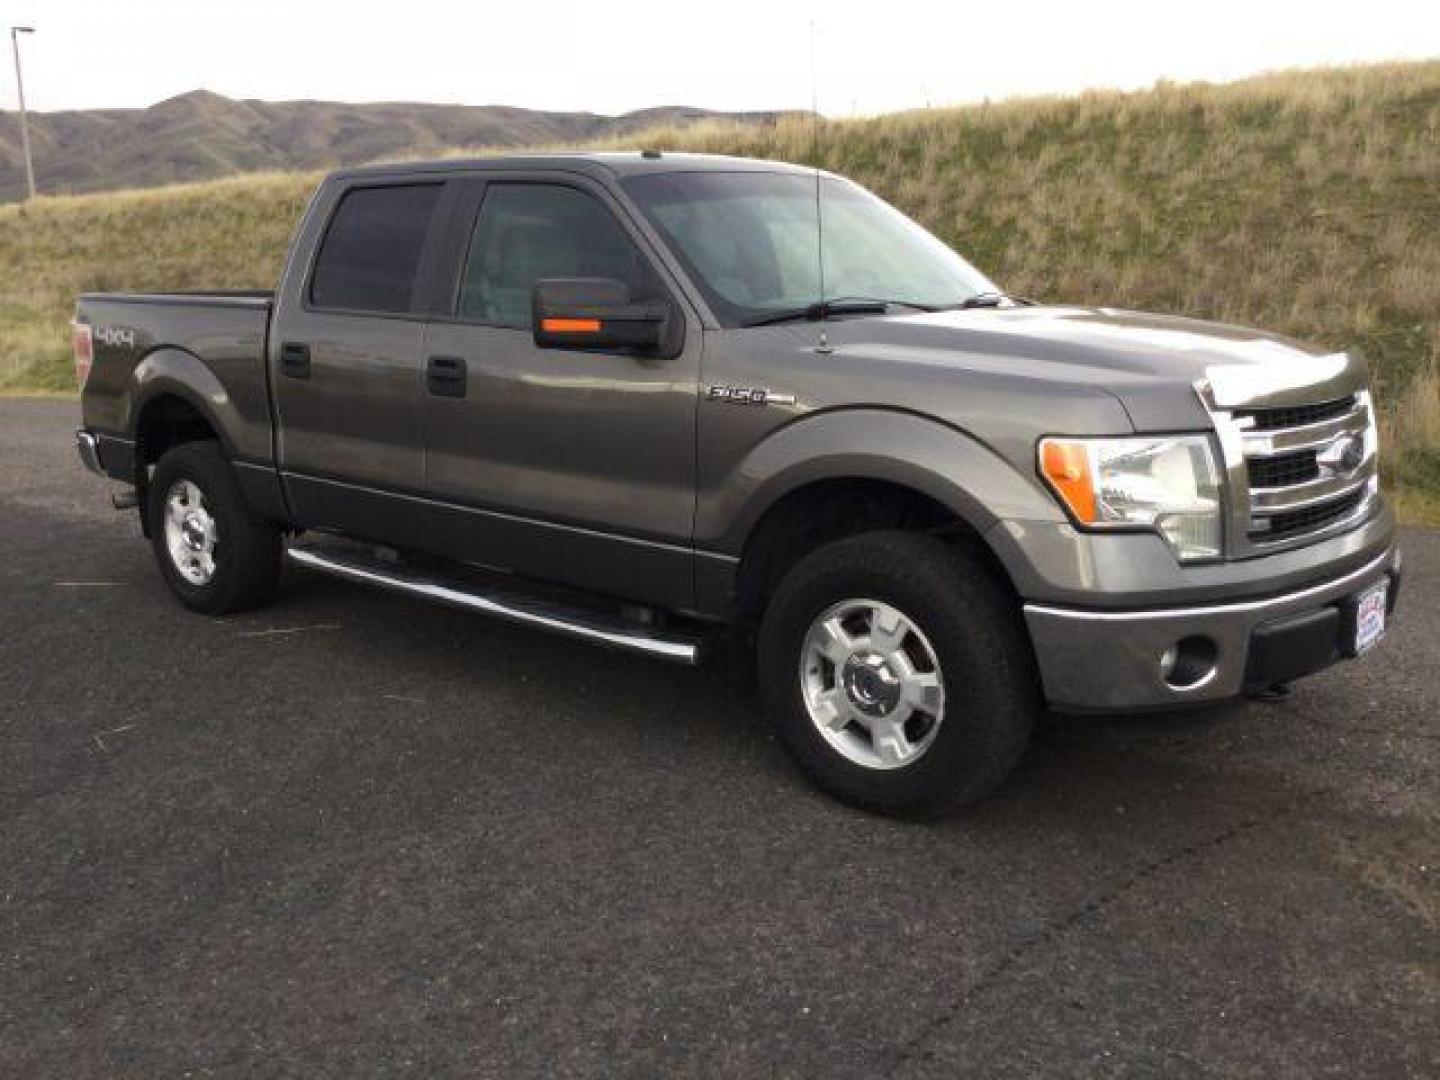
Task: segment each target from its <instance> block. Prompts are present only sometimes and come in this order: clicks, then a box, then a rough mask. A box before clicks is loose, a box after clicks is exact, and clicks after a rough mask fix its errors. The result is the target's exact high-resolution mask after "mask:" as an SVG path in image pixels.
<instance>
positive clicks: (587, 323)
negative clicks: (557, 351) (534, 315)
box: [540, 319, 600, 334]
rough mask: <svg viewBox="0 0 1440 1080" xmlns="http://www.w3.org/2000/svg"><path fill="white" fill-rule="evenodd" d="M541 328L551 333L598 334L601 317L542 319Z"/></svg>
mask: <svg viewBox="0 0 1440 1080" xmlns="http://www.w3.org/2000/svg"><path fill="white" fill-rule="evenodd" d="M540 329H541V330H544V331H545V332H546V333H550V334H598V333H599V332H600V320H599V319H541V320H540Z"/></svg>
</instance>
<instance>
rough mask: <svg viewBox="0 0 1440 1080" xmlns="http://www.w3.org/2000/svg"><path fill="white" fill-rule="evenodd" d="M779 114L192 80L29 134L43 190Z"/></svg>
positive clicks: (110, 187)
mask: <svg viewBox="0 0 1440 1080" xmlns="http://www.w3.org/2000/svg"><path fill="white" fill-rule="evenodd" d="M776 115H777V114H775V113H712V112H706V111H705V110H703V109H689V108H684V107H680V106H663V107H660V108H655V109H643V110H641V111H639V112H633V113H626V114H625V115H623V116H600V115H597V114H595V113H579V112H541V111H537V110H533V109H513V108H508V107H505V106H501V105H425V104H416V103H411V102H376V103H371V104H363V105H351V104H346V103H343V102H335V101H234V100H232V99H230V98H227V97H224V96H223V95H221V94H213V93H210V92H209V91H207V90H194V91H191V92H190V93H188V94H181V95H180V96H179V97H174V98H170V99H169V100H167V101H162V102H160V103H158V104H156V105H152V106H150V107H149V108H147V109H80V110H71V111H68V112H50V113H32V114H31V115H30V141H31V144H32V145H33V147H34V157H35V174H36V181H37V183H38V185H39V189H40V190H41V191H44V192H49V193H51V194H56V193H64V194H75V193H78V192H92V191H115V190H119V189H127V188H137V187H152V186H155V185H158V184H173V183H175V182H177V181H182V180H183V181H189V180H208V179H215V178H217V177H224V176H232V175H235V174H236V173H247V172H259V171H263V170H270V169H319V168H329V167H333V166H336V165H353V164H357V163H359V162H365V161H374V160H376V159H377V158H393V157H425V156H434V155H435V154H437V153H440V152H442V151H444V150H445V149H447V148H448V147H452V146H460V145H478V144H482V143H483V144H484V145H486V146H534V145H536V144H537V143H556V142H578V141H580V140H584V139H595V138H603V137H611V136H617V135H620V136H623V135H630V134H634V133H635V132H636V131H638V130H641V129H644V128H648V127H653V126H654V125H656V124H662V123H663V124H673V125H686V124H691V123H696V122H702V121H706V120H716V119H720V120H733V121H736V122H740V123H772V122H773V121H774V120H775V119H776ZM24 195H25V173H24V157H23V156H22V150H21V139H20V120H19V115H18V114H16V113H13V112H0V202H8V201H11V200H17V199H21V198H23V197H24Z"/></svg>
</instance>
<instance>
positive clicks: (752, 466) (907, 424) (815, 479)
mask: <svg viewBox="0 0 1440 1080" xmlns="http://www.w3.org/2000/svg"><path fill="white" fill-rule="evenodd" d="M732 477H743V478H745V479H746V480H749V481H750V483H749V490H748V492H747V497H746V498H745V499H744V500H743V502H741V503H738V504H737V505H736V506H735V507H734V509H733V512H732V514H731V517H730V519H729V521H728V523H727V525H726V527H725V528H724V529H723V530H722V531H721V538H720V541H719V544H720V550H722V551H724V552H726V554H727V555H729V556H730V557H731V558H733V559H734V560H735V563H734V578H733V584H732V589H731V596H732V599H733V603H734V608H735V611H736V613H737V614H739V615H740V616H741V618H742V619H743V618H747V617H754V616H755V615H757V614H758V611H759V610H760V609H762V608H763V605H764V601H765V598H766V597H767V596H768V594H769V593H770V592H771V591H773V588H774V586H775V585H776V584H777V583H778V580H779V578H780V577H781V576H783V574H784V572H785V571H786V570H787V569H788V568H789V567H790V566H793V565H794V564H795V562H797V561H798V560H799V559H800V558H803V557H804V555H805V554H807V553H808V552H809V551H812V550H814V549H815V548H816V547H818V546H819V545H821V544H823V543H826V542H828V541H830V540H834V539H840V538H842V537H844V536H850V535H855V534H857V533H859V532H864V531H870V530H873V529H885V528H900V529H922V530H926V531H931V532H936V533H939V534H942V535H944V536H945V537H946V538H947V539H950V540H953V541H954V542H956V543H963V544H965V545H966V546H967V547H969V548H971V549H973V550H974V551H976V552H977V553H978V554H979V555H980V556H981V557H982V559H983V560H984V561H985V562H986V563H987V564H988V565H990V566H991V567H992V568H993V569H994V570H995V572H996V574H997V577H998V578H999V579H1000V580H1001V581H1002V582H1003V583H1004V584H1005V586H1006V587H1007V588H1008V589H1010V590H1011V591H1012V592H1013V591H1014V575H1013V573H1012V572H1011V569H1010V568H1009V566H1008V565H1007V563H1006V560H1005V558H1004V557H1002V554H1001V552H1000V551H997V550H996V549H995V548H994V547H992V545H991V544H990V542H989V540H988V539H987V535H988V534H989V533H990V532H991V530H992V528H993V526H994V525H995V524H996V523H997V522H999V521H1000V520H1002V519H1005V518H1032V519H1048V520H1054V519H1055V518H1057V517H1058V516H1059V511H1058V508H1056V507H1055V506H1054V505H1053V503H1052V502H1050V501H1049V500H1046V499H1045V498H1044V497H1043V495H1042V493H1040V492H1039V491H1038V490H1037V488H1036V486H1035V485H1034V484H1033V483H1032V482H1031V481H1029V480H1028V479H1027V478H1025V477H1023V476H1021V475H1020V473H1019V472H1018V471H1017V470H1015V469H1014V468H1013V467H1012V466H1011V465H1010V464H1009V463H1008V462H1007V461H1006V460H1005V459H1004V458H1002V457H1001V456H1000V455H999V454H998V453H996V452H995V451H994V450H992V449H990V448H989V447H988V446H986V445H985V444H983V443H981V442H980V441H979V440H977V439H975V438H973V437H972V436H970V435H968V434H966V433H964V432H962V431H959V430H958V429H955V428H953V427H949V426H947V425H945V424H941V423H939V422H937V421H933V420H930V419H928V418H925V417H921V416H916V415H914V414H910V413H900V412H890V411H887V410H872V409H856V410H839V411H836V412H831V413H825V414H821V416H819V417H816V418H814V419H812V420H805V421H801V422H797V423H796V424H792V425H790V426H789V427H787V428H785V429H782V430H781V431H780V432H777V433H776V435H774V436H772V438H771V439H770V440H767V441H766V442H765V443H762V444H761V445H760V446H758V447H756V449H755V450H754V451H753V452H752V453H751V454H750V455H749V456H748V457H747V458H746V459H745V461H744V462H742V464H741V466H740V467H739V468H738V469H737V470H736V471H735V473H734V474H732ZM736 482H737V483H741V484H743V483H744V481H736ZM712 524H713V523H712Z"/></svg>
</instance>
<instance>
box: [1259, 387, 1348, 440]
mask: <svg viewBox="0 0 1440 1080" xmlns="http://www.w3.org/2000/svg"><path fill="white" fill-rule="evenodd" d="M1354 408H1355V395H1354V394H1351V395H1350V396H1349V397H1343V398H1337V399H1335V400H1334V401H1322V402H1320V403H1319V404H1318V405H1287V406H1284V407H1282V408H1278V409H1239V410H1237V411H1236V413H1235V418H1236V419H1237V420H1241V421H1243V420H1245V419H1247V418H1248V419H1249V420H1251V425H1250V426H1251V427H1253V428H1254V429H1255V430H1256V431H1274V430H1275V429H1276V428H1291V427H1304V426H1305V425H1306V424H1318V423H1320V422H1321V421H1322V420H1333V419H1335V417H1337V416H1344V415H1345V414H1346V413H1348V412H1350V411H1351V410H1352V409H1354Z"/></svg>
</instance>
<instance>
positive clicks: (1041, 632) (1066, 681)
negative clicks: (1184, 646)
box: [1025, 545, 1401, 711]
mask: <svg viewBox="0 0 1440 1080" xmlns="http://www.w3.org/2000/svg"><path fill="white" fill-rule="evenodd" d="M1400 562H1401V560H1400V551H1399V549H1398V548H1396V547H1395V546H1393V545H1391V546H1390V547H1389V548H1387V549H1386V550H1385V551H1384V552H1383V553H1382V554H1380V555H1379V556H1377V557H1376V558H1374V559H1372V560H1370V561H1369V562H1367V563H1365V564H1364V565H1362V566H1360V567H1359V568H1357V569H1355V570H1351V571H1349V572H1348V573H1345V574H1342V575H1340V576H1339V577H1335V578H1332V579H1330V580H1328V581H1322V582H1320V583H1319V584H1315V585H1310V586H1307V587H1304V588H1300V589H1296V590H1292V591H1290V592H1286V593H1282V594H1281V595H1279V596H1271V597H1267V598H1264V599H1255V600H1245V601H1240V602H1234V603H1222V604H1212V605H1204V606H1191V607H1179V608H1159V609H1155V610H1139V611H1093V610H1085V609H1082V608H1070V607H1058V606H1053V605H1050V604H1040V603H1027V604H1026V605H1025V621H1026V623H1027V624H1028V626H1029V628H1030V639H1031V641H1032V643H1033V644H1034V647H1035V656H1036V659H1037V661H1038V663H1039V666H1040V677H1041V681H1042V683H1043V685H1044V690H1045V696H1046V699H1047V700H1048V701H1049V703H1050V705H1051V706H1052V707H1054V708H1057V709H1066V710H1075V711H1103V710H1114V711H1126V710H1134V709H1156V708H1166V707H1176V706H1184V705H1190V704H1195V703H1200V702H1214V701H1223V700H1225V699H1227V698H1234V697H1238V696H1239V695H1240V694H1242V693H1244V692H1246V691H1250V690H1255V689H1260V688H1262V686H1264V685H1269V684H1273V683H1276V682H1284V681H1288V680H1289V679H1292V678H1296V677H1298V676H1300V675H1305V674H1310V673H1312V672H1314V671H1318V670H1320V668H1323V667H1326V666H1328V665H1329V664H1331V663H1333V662H1334V661H1336V660H1338V659H1340V658H1341V657H1342V656H1343V654H1344V649H1343V645H1342V644H1341V642H1340V637H1341V634H1340V630H1339V628H1340V627H1341V626H1342V625H1343V624H1344V621H1345V620H1344V618H1343V615H1344V610H1343V604H1344V602H1345V601H1346V600H1348V599H1349V598H1351V597H1353V596H1355V595H1356V594H1357V593H1359V592H1360V591H1361V590H1363V589H1365V588H1366V587H1367V586H1369V585H1372V584H1374V583H1375V582H1376V581H1378V580H1380V579H1381V578H1382V577H1386V576H1388V577H1389V578H1390V600H1389V603H1390V605H1391V606H1392V607H1393V606H1394V603H1395V596H1396V594H1397V592H1398V591H1399V584H1400ZM1327 628H1328V629H1327ZM1183 639H1191V640H1192V641H1195V640H1198V641H1199V642H1205V643H1209V644H1208V645H1203V646H1201V647H1200V648H1199V650H1198V651H1199V655H1200V660H1199V661H1198V662H1200V663H1203V664H1205V665H1207V666H1208V667H1209V668H1211V670H1208V671H1206V672H1205V673H1204V674H1203V677H1197V678H1196V679H1195V680H1194V681H1193V682H1192V683H1191V685H1188V686H1185V687H1177V686H1174V685H1172V684H1171V683H1170V682H1167V680H1166V678H1165V677H1164V675H1163V673H1162V663H1161V658H1162V657H1163V656H1165V654H1166V652H1167V651H1168V650H1170V649H1171V648H1172V647H1174V646H1176V644H1177V643H1178V642H1180V641H1181V640H1183ZM1212 647H1213V648H1212Z"/></svg>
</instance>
